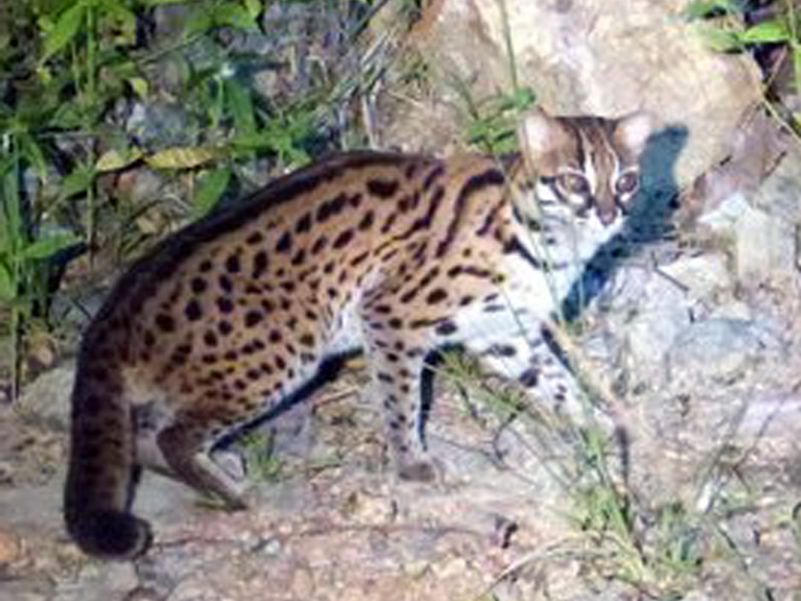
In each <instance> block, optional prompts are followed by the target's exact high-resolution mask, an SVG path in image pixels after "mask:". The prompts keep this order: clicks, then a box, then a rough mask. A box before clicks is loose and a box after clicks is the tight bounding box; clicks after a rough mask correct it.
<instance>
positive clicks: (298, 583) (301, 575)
mask: <svg viewBox="0 0 801 601" xmlns="http://www.w3.org/2000/svg"><path fill="white" fill-rule="evenodd" d="M314 589H315V586H314V576H312V574H311V572H309V570H307V569H302V568H299V569H297V570H295V574H294V576H293V577H292V592H293V593H294V598H295V599H311V598H312V595H313V594H314Z"/></svg>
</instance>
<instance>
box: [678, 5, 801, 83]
mask: <svg viewBox="0 0 801 601" xmlns="http://www.w3.org/2000/svg"><path fill="white" fill-rule="evenodd" d="M776 5H778V7H779V8H777V10H776V14H775V15H774V16H773V17H772V18H770V19H767V20H764V21H761V22H758V23H754V24H748V23H746V22H745V21H744V19H743V18H742V16H743V14H744V13H745V11H746V8H747V3H746V2H742V1H737V0H711V1H710V0H696V1H694V2H691V3H690V4H689V5H688V6H687V8H686V9H685V15H686V16H687V17H688V18H690V19H705V18H710V17H719V18H716V19H715V21H714V25H713V26H709V27H706V28H705V29H704V35H705V38H706V40H707V42H708V43H709V45H710V46H711V47H712V48H714V49H715V50H717V51H719V52H740V51H743V50H746V49H748V48H751V47H754V46H760V45H765V44H786V45H787V47H788V49H789V52H790V57H791V60H792V64H793V73H794V77H795V86H796V89H797V90H801V37H799V26H800V25H801V22H800V21H799V16H798V14H797V12H796V7H795V3H794V2H793V1H792V0H787V1H785V0H780V1H779V2H776Z"/></svg>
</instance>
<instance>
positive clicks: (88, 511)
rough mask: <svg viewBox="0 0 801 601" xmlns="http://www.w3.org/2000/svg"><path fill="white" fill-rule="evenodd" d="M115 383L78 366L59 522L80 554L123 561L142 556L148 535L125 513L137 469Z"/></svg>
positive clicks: (126, 410) (127, 415)
mask: <svg viewBox="0 0 801 601" xmlns="http://www.w3.org/2000/svg"><path fill="white" fill-rule="evenodd" d="M81 363H83V364H81ZM95 363H97V361H96V362H95ZM117 380H118V378H117V377H116V375H115V372H113V370H110V369H105V368H104V367H102V366H101V365H97V364H95V365H87V364H86V363H85V362H79V367H78V373H77V376H76V381H75V387H74V389H73V392H72V441H71V447H70V457H69V471H68V474H67V481H66V486H65V490H64V520H65V522H66V526H67V531H68V532H69V534H70V536H71V537H72V538H73V539H74V540H75V542H76V543H77V544H78V546H79V547H80V548H81V550H83V551H84V552H85V553H87V554H89V555H93V556H96V557H102V558H105V559H120V560H124V559H132V558H134V557H136V556H137V555H140V554H142V553H144V552H145V550H147V548H148V546H149V545H150V542H151V534H150V527H149V526H148V524H147V522H145V521H143V520H140V519H139V518H137V517H136V516H134V515H133V514H132V513H131V512H130V510H129V508H130V505H131V501H132V497H133V492H134V488H135V486H136V481H137V479H138V474H139V467H138V466H137V465H136V463H135V426H134V423H133V416H132V412H131V408H130V407H129V405H128V402H127V401H126V399H125V398H124V395H123V387H122V383H121V382H120V381H117Z"/></svg>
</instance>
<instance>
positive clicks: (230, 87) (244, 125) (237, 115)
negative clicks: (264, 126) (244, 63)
mask: <svg viewBox="0 0 801 601" xmlns="http://www.w3.org/2000/svg"><path fill="white" fill-rule="evenodd" d="M225 91H226V94H227V96H228V108H229V109H230V111H231V114H232V115H233V117H234V127H235V128H236V132H237V133H238V134H244V135H248V134H252V133H254V132H255V131H256V116H255V115H254V113H253V101H252V100H251V98H250V91H249V90H248V89H247V88H245V87H244V86H242V85H241V84H240V83H239V82H237V81H235V80H233V79H229V80H226V82H225Z"/></svg>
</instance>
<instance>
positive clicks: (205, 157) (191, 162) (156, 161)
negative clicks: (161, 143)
mask: <svg viewBox="0 0 801 601" xmlns="http://www.w3.org/2000/svg"><path fill="white" fill-rule="evenodd" d="M220 155H221V149H220V148H217V147H209V146H194V147H189V148H187V147H178V146H176V147H173V148H167V149H165V150H161V151H159V152H157V153H155V154H152V155H150V156H149V157H145V162H146V163H147V164H148V165H150V166H151V167H153V168H155V169H188V168H190V167H199V166H200V165H205V164H206V163H211V162H212V161H216V160H217V159H219V158H220Z"/></svg>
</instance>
